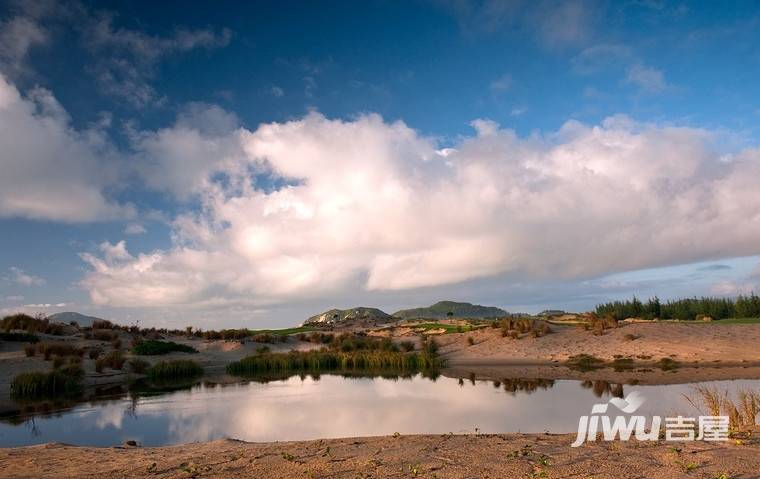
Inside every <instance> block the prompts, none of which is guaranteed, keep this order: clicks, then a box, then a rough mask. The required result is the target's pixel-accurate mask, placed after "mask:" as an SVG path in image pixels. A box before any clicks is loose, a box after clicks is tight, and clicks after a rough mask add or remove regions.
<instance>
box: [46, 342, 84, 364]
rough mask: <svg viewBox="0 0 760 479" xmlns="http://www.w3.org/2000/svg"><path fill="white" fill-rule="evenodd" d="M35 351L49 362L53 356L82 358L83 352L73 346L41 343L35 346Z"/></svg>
mask: <svg viewBox="0 0 760 479" xmlns="http://www.w3.org/2000/svg"><path fill="white" fill-rule="evenodd" d="M37 351H38V352H39V353H40V354H42V355H43V356H45V361H49V360H50V358H51V357H52V356H53V355H57V356H82V355H83V354H84V350H83V349H80V348H77V347H76V346H74V345H73V344H68V343H63V342H52V341H51V342H48V341H45V342H41V343H38V344H37Z"/></svg>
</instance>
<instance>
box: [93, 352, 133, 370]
mask: <svg viewBox="0 0 760 479" xmlns="http://www.w3.org/2000/svg"><path fill="white" fill-rule="evenodd" d="M125 361H126V359H124V356H122V354H121V351H111V352H110V353H108V354H106V355H105V356H103V357H102V358H99V359H98V360H97V361H96V362H95V371H97V372H99V373H100V372H103V368H104V367H107V368H110V369H121V368H122V367H124V362H125Z"/></svg>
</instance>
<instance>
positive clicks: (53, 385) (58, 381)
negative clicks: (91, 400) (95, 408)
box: [11, 364, 84, 398]
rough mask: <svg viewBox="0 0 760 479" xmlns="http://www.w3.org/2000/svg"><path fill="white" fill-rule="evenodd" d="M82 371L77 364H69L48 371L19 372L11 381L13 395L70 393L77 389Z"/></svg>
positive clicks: (29, 396) (24, 396)
mask: <svg viewBox="0 0 760 479" xmlns="http://www.w3.org/2000/svg"><path fill="white" fill-rule="evenodd" d="M83 376H84V371H82V368H81V367H80V366H78V365H74V364H72V365H69V366H66V367H64V368H60V369H56V370H54V371H51V372H49V373H44V372H40V371H35V372H29V373H21V374H19V375H18V376H16V377H14V378H13V381H12V382H11V395H12V396H14V397H23V398H37V397H45V396H55V395H58V394H72V393H75V392H77V391H79V387H80V382H81V380H82V377H83Z"/></svg>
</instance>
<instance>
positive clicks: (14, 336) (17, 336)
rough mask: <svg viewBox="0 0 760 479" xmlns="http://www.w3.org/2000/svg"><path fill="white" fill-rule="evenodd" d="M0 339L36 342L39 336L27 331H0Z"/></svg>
mask: <svg viewBox="0 0 760 479" xmlns="http://www.w3.org/2000/svg"><path fill="white" fill-rule="evenodd" d="M0 340H2V341H10V342H16V343H36V342H37V341H39V340H40V338H38V337H37V336H35V335H34V334H29V333H0Z"/></svg>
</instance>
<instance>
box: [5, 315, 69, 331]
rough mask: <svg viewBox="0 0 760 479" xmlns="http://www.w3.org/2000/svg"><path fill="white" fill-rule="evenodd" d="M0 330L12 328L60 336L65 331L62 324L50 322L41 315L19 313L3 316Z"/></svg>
mask: <svg viewBox="0 0 760 479" xmlns="http://www.w3.org/2000/svg"><path fill="white" fill-rule="evenodd" d="M0 330H2V331H4V332H6V333H9V332H11V331H13V330H23V331H26V332H27V333H28V334H35V333H42V334H52V335H56V336H61V335H63V334H64V333H65V331H66V327H65V326H64V325H62V324H58V323H51V322H50V320H48V319H47V318H46V317H44V316H42V315H38V316H29V315H28V314H23V313H19V314H12V315H10V316H6V317H4V318H3V319H2V321H0Z"/></svg>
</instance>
